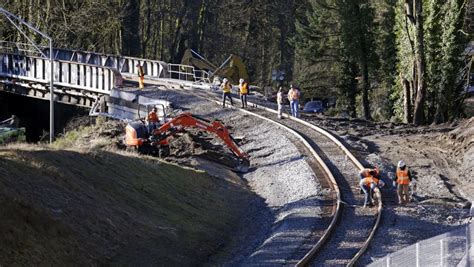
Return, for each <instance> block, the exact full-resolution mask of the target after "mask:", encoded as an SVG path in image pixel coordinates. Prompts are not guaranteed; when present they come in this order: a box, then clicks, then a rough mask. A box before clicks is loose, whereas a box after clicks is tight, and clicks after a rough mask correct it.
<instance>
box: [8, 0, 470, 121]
mask: <svg viewBox="0 0 474 267" xmlns="http://www.w3.org/2000/svg"><path fill="white" fill-rule="evenodd" d="M3 7H4V8H5V9H7V10H8V11H10V12H12V13H14V14H16V15H19V16H21V17H22V18H23V19H24V20H26V21H28V22H29V23H31V24H33V25H35V26H37V27H38V28H40V29H41V30H43V31H45V32H47V33H48V34H49V35H50V36H52V37H53V39H54V46H55V47H60V48H68V49H82V50H88V51H96V52H103V53H111V54H121V55H128V56H137V57H144V58H150V59H159V60H163V61H166V62H172V63H180V61H181V58H182V56H183V53H184V51H185V50H186V49H187V48H192V49H194V50H195V51H198V52H199V53H201V54H202V55H203V56H205V57H206V58H207V59H208V60H210V61H211V62H214V63H215V64H217V65H219V64H220V63H222V62H223V61H224V60H225V59H226V58H227V57H228V56H229V54H236V55H239V56H241V57H242V58H243V60H244V62H245V64H246V66H247V68H248V70H249V74H250V80H251V83H253V84H256V85H258V86H261V87H265V86H272V87H273V88H276V86H277V83H276V81H273V80H272V72H274V71H283V72H284V73H285V80H284V81H283V85H284V86H288V85H289V83H294V84H296V85H298V86H299V87H300V88H301V89H302V93H303V96H304V98H305V99H311V98H321V99H323V98H327V97H334V98H335V99H337V102H336V107H335V108H333V109H332V110H331V111H330V113H333V114H339V115H341V114H342V115H344V114H345V115H347V116H351V117H363V118H366V119H376V120H398V121H405V122H410V123H411V122H414V123H415V124H423V123H431V122H444V121H448V120H450V119H452V118H455V117H458V116H461V115H462V108H461V107H462V105H461V104H462V102H463V98H464V97H465V95H464V94H463V87H464V86H465V83H466V75H467V68H466V66H467V62H468V60H470V58H468V57H467V56H466V55H465V54H463V52H464V51H465V49H466V47H467V44H468V43H469V41H471V40H472V39H473V22H472V20H473V15H474V4H473V0H425V1H421V0H372V1H369V0H155V1H152V0H130V1H125V0H104V1H99V0H84V1H79V0H17V1H11V0H7V1H6V2H4V4H3ZM0 25H1V28H0V32H1V35H2V40H7V41H21V40H23V39H22V38H21V36H20V35H19V33H18V32H17V31H16V30H15V28H14V27H13V26H11V25H9V23H8V22H7V21H6V20H5V19H3V18H2V20H0ZM32 37H33V38H35V40H36V41H38V42H41V39H39V38H38V36H33V35H32Z"/></svg>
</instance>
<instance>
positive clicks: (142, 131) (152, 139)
mask: <svg viewBox="0 0 474 267" xmlns="http://www.w3.org/2000/svg"><path fill="white" fill-rule="evenodd" d="M185 128H199V129H202V130H204V131H207V132H211V133H214V134H215V135H217V136H218V137H219V138H220V139H221V140H222V141H223V142H224V143H225V144H226V145H227V147H228V148H229V149H230V150H231V151H232V153H234V155H235V156H237V157H238V158H239V159H240V165H239V166H238V167H237V168H236V169H235V170H236V171H238V172H247V171H248V169H249V166H250V162H249V160H248V156H247V154H246V153H245V152H242V151H241V150H240V149H239V147H238V146H237V144H236V143H235V141H234V139H233V138H232V136H231V135H230V133H229V131H228V130H227V128H226V127H225V126H224V125H223V124H222V123H220V122H219V121H212V122H211V121H208V120H205V119H203V118H199V117H197V116H193V115H192V114H191V113H182V114H180V115H178V116H177V117H175V118H173V119H171V120H169V121H167V122H166V123H164V124H163V125H161V126H160V127H159V128H158V129H154V130H153V131H152V132H151V133H149V132H148V129H147V127H146V126H145V124H144V123H143V122H141V121H138V122H131V123H129V124H128V125H127V126H126V127H125V133H126V135H125V144H126V145H127V147H129V148H136V149H137V150H138V152H140V153H144V154H152V155H157V156H160V157H166V156H168V155H169V154H170V148H169V143H168V138H169V137H171V136H173V135H174V134H176V133H178V132H183V131H184V129H185Z"/></svg>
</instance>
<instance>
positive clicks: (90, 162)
mask: <svg viewBox="0 0 474 267" xmlns="http://www.w3.org/2000/svg"><path fill="white" fill-rule="evenodd" d="M0 174H1V175H0V205H1V206H2V209H0V213H1V215H0V216H1V218H2V219H1V220H0V236H2V242H0V264H1V265H11V264H18V265H51V264H53V265H63V264H74V265H82V264H87V265H96V264H126V265H129V264H130V265H151V264H156V263H159V264H160V265H161V264H162V265H176V264H177V263H178V262H179V264H183V265H192V264H197V263H202V262H205V261H206V259H207V257H208V256H209V255H211V254H212V253H213V252H214V251H216V249H217V248H218V247H219V246H221V245H222V244H223V243H225V242H226V238H227V234H228V232H229V231H230V230H231V229H232V227H233V226H234V224H235V223H238V218H239V210H242V209H241V207H240V206H241V205H245V204H246V203H248V202H247V201H248V200H250V199H251V198H252V196H251V195H250V193H249V192H248V191H247V190H246V189H245V188H244V187H243V186H242V185H241V184H239V183H238V182H235V183H234V182H233V181H232V179H225V180H224V179H218V178H213V177H210V176H209V175H207V174H206V173H204V172H198V171H195V170H191V169H183V168H181V167H178V166H175V165H171V164H168V163H164V162H161V161H159V160H158V159H154V158H149V157H139V156H137V155H134V154H129V153H127V154H125V152H117V151H111V150H107V149H87V150H84V149H82V150H80V149H75V148H73V147H69V148H68V150H64V149H57V148H51V147H41V146H36V145H12V146H9V147H2V148H0ZM230 178H231V177H230Z"/></svg>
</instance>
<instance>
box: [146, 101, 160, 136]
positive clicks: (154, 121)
mask: <svg viewBox="0 0 474 267" xmlns="http://www.w3.org/2000/svg"><path fill="white" fill-rule="evenodd" d="M156 111H157V109H156V107H153V109H152V110H151V111H150V113H148V116H146V119H145V121H146V124H147V127H148V133H149V134H151V133H153V130H155V129H156V128H158V125H159V123H160V120H159V119H158V114H157V113H156Z"/></svg>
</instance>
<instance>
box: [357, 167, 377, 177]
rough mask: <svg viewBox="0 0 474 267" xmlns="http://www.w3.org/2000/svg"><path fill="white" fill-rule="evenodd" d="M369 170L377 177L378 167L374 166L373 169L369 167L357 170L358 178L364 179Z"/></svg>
mask: <svg viewBox="0 0 474 267" xmlns="http://www.w3.org/2000/svg"><path fill="white" fill-rule="evenodd" d="M371 172H372V176H374V177H375V178H379V175H380V171H379V168H378V167H375V168H374V169H371V168H365V169H362V170H361V171H360V172H359V179H364V178H365V177H367V176H369V175H370V173H371Z"/></svg>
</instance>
